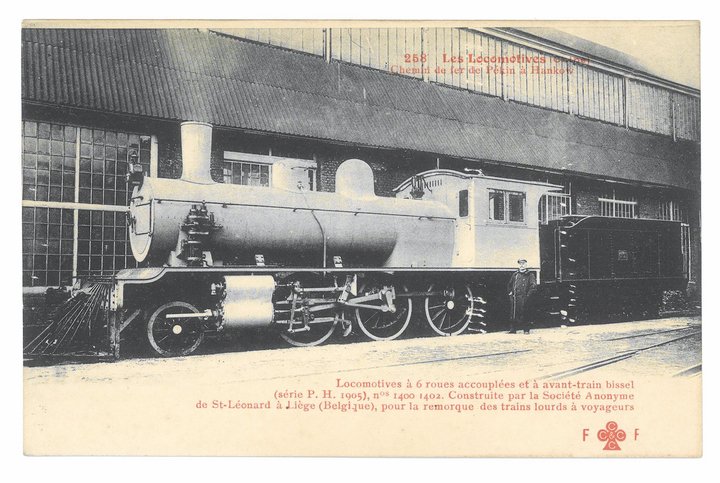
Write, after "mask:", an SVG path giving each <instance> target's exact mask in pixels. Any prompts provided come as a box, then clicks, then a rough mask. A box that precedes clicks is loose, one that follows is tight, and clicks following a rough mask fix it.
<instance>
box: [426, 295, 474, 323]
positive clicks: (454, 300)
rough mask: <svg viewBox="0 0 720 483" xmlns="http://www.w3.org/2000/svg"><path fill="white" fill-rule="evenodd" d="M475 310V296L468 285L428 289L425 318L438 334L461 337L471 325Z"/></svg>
mask: <svg viewBox="0 0 720 483" xmlns="http://www.w3.org/2000/svg"><path fill="white" fill-rule="evenodd" d="M436 287H437V288H436ZM473 309H474V304H473V294H472V291H471V290H470V287H468V286H467V285H462V284H453V285H446V286H444V285H438V286H435V285H431V286H430V288H428V296H427V297H425V318H426V320H427V322H428V324H429V325H430V328H431V329H432V330H433V331H434V332H435V333H437V334H440V335H459V334H462V333H463V332H465V330H466V329H467V328H468V326H469V325H470V320H471V319H472V316H473Z"/></svg>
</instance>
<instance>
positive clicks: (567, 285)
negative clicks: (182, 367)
mask: <svg viewBox="0 0 720 483" xmlns="http://www.w3.org/2000/svg"><path fill="white" fill-rule="evenodd" d="M181 133H182V138H181V139H182V152H183V176H182V178H180V179H158V178H147V177H144V176H143V175H142V171H141V170H140V169H133V168H132V167H131V173H130V174H129V182H130V183H132V184H133V185H134V190H133V195H132V199H131V203H130V207H129V231H130V243H131V247H132V252H133V255H134V257H135V258H136V260H137V261H138V263H139V265H140V268H133V269H126V270H122V271H120V272H119V273H117V274H116V276H115V277H114V279H113V287H112V293H111V297H110V302H109V312H110V314H111V322H110V324H109V327H110V330H111V337H112V338H113V342H114V346H115V348H116V349H115V350H116V351H119V341H120V334H121V332H122V331H123V330H124V329H125V328H127V327H128V326H130V325H138V324H143V325H142V330H143V332H144V334H146V337H147V341H148V342H149V344H150V346H151V347H152V348H153V349H154V350H155V351H156V352H157V353H158V354H160V355H162V356H177V355H187V354H190V353H192V352H193V351H195V350H196V349H197V348H198V346H199V345H200V344H201V343H202V341H203V339H204V338H205V337H206V335H207V334H210V333H217V332H220V331H238V330H243V329H268V330H276V331H277V332H278V333H279V335H280V336H281V337H283V338H284V339H285V340H286V341H288V342H289V343H290V344H293V345H296V346H310V345H315V344H320V343H322V342H324V341H326V340H327V339H328V338H329V337H330V336H331V335H332V334H333V333H334V332H335V331H342V333H343V334H345V335H348V334H350V333H351V332H353V331H355V332H361V333H363V334H365V335H366V336H367V337H369V338H371V339H375V340H392V339H395V338H398V337H400V336H401V335H402V334H404V333H405V332H406V331H407V330H408V328H409V327H410V326H411V321H412V320H415V319H417V318H420V319H424V322H421V325H422V326H425V327H426V328H427V330H429V331H430V332H431V333H435V334H439V335H444V336H450V335H458V334H462V333H463V332H466V331H468V330H475V331H486V330H488V324H490V323H492V321H494V320H500V319H502V318H503V314H504V313H505V306H506V305H505V304H506V303H507V300H506V299H507V294H506V290H505V287H506V284H507V281H508V280H509V278H510V275H511V274H512V272H513V271H514V270H515V269H516V266H517V260H518V259H519V258H524V259H526V260H527V261H528V268H529V270H531V271H532V272H533V273H535V274H536V276H537V277H538V281H539V282H541V283H540V287H541V291H540V295H539V296H540V297H541V299H542V304H541V305H542V306H543V307H544V308H545V310H546V311H547V312H548V313H551V314H553V315H555V316H557V317H558V318H559V319H562V320H564V321H566V322H568V323H572V322H576V321H577V320H579V319H580V318H581V317H583V316H585V315H586V314H587V313H589V312H592V311H595V310H598V309H599V308H600V307H601V306H602V304H611V303H622V304H631V303H633V301H652V300H656V299H657V298H658V297H659V295H660V294H661V293H662V291H663V290H667V289H671V288H681V287H682V286H683V285H684V284H685V283H686V275H685V271H684V268H683V255H682V248H681V231H680V225H679V223H674V222H665V221H655V220H626V219H610V218H602V217H592V216H591V217H580V216H568V217H564V218H562V219H560V220H557V221H554V222H551V223H549V224H547V225H541V224H540V223H539V220H538V213H537V209H533V208H536V207H537V206H538V202H539V200H540V199H541V197H542V196H543V195H545V194H547V193H550V192H553V191H556V190H557V189H559V188H560V187H558V186H554V185H551V184H547V183H540V182H533V181H522V180H511V179H504V178H498V177H491V176H485V175H483V174H482V173H481V172H479V171H477V172H469V173H468V172H463V173H460V172H457V171H451V170H444V169H434V170H431V171H426V172H423V173H419V174H417V175H416V176H413V177H411V178H410V179H408V180H406V181H405V182H403V183H402V184H400V186H398V187H397V188H396V189H395V192H396V196H395V198H387V197H378V196H376V195H375V192H374V179H373V172H372V170H371V168H370V167H369V166H368V165H367V164H366V163H365V162H363V161H361V160H358V159H351V160H347V161H345V162H344V163H342V164H341V165H340V167H339V168H338V170H337V173H336V183H335V185H336V190H335V192H334V193H329V192H314V191H306V190H303V189H302V188H301V187H298V186H293V179H294V178H293V176H292V173H291V172H290V169H289V168H286V167H285V166H283V165H282V163H276V164H274V165H273V187H253V186H241V185H229V184H222V183H214V182H213V181H212V179H211V178H210V167H209V163H210V161H209V160H210V144H211V136H212V128H211V126H209V125H207V124H203V123H199V122H186V123H183V124H182V125H181ZM598 294H602V295H603V299H602V300H600V298H599V297H598V296H597V295H598ZM615 299H617V300H616V301H614V302H613V300H615ZM416 315H419V317H414V316H416Z"/></svg>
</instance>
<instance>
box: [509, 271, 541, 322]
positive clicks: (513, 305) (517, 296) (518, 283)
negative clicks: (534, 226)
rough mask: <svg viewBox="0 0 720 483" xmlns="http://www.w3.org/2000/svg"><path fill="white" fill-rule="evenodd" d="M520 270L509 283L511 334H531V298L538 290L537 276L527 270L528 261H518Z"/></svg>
mask: <svg viewBox="0 0 720 483" xmlns="http://www.w3.org/2000/svg"><path fill="white" fill-rule="evenodd" d="M518 264H519V265H520V268H519V269H518V271H517V272H515V273H513V274H512V277H510V282H509V283H508V295H509V296H510V333H511V334H514V333H515V331H516V329H517V330H523V331H525V333H526V334H529V333H530V326H531V325H532V322H531V321H530V320H528V316H530V315H531V313H530V312H531V311H530V308H531V307H530V305H531V300H530V299H531V297H532V296H533V294H534V293H535V291H536V290H537V282H536V280H535V274H534V273H533V272H529V271H528V269H527V260H525V259H520V260H518Z"/></svg>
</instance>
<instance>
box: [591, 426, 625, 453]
mask: <svg viewBox="0 0 720 483" xmlns="http://www.w3.org/2000/svg"><path fill="white" fill-rule="evenodd" d="M597 436H598V439H599V440H600V441H607V442H606V443H605V447H604V448H603V450H605V451H608V450H610V451H618V450H620V449H621V448H620V445H619V444H618V441H625V437H626V436H627V435H626V434H625V431H623V430H622V429H618V424H617V423H616V422H615V421H610V422H609V423H607V424H606V425H605V429H601V430H600V431H598V434H597Z"/></svg>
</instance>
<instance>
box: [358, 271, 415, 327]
mask: <svg viewBox="0 0 720 483" xmlns="http://www.w3.org/2000/svg"><path fill="white" fill-rule="evenodd" d="M382 287H383V286H382V285H380V284H370V285H367V286H365V287H362V288H361V289H360V290H359V292H358V297H362V296H366V295H372V294H376V293H378V292H380V289H381V288H382ZM396 290H397V289H396ZM402 292H407V289H405V288H403V289H402ZM402 292H399V291H398V292H396V294H401V293H402ZM378 302H379V301H377V302H375V303H373V304H372V305H375V304H378ZM394 304H395V312H382V311H380V310H373V309H361V308H356V309H355V319H356V320H357V323H358V325H359V326H360V330H362V331H363V333H364V334H365V335H366V336H368V337H370V338H371V339H373V340H394V339H397V338H398V337H400V336H401V335H402V334H403V333H404V332H405V330H406V329H407V328H408V325H410V318H411V316H412V300H411V299H410V297H403V296H399V297H397V296H396V298H395V301H394ZM378 305H379V304H378Z"/></svg>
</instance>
